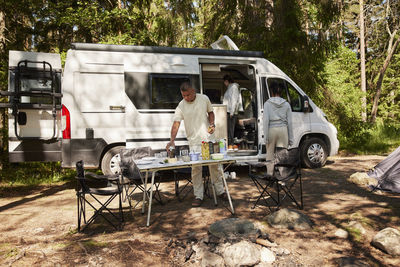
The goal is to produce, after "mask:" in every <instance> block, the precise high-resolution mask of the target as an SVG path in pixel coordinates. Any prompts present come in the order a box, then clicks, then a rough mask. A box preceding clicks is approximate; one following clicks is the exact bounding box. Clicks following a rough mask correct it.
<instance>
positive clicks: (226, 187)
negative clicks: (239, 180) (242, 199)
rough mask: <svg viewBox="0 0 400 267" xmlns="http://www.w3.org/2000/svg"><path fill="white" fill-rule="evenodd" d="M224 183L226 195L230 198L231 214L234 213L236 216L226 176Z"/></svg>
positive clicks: (223, 179)
mask: <svg viewBox="0 0 400 267" xmlns="http://www.w3.org/2000/svg"><path fill="white" fill-rule="evenodd" d="M222 181H223V182H224V186H225V191H226V195H227V196H228V201H229V205H230V206H231V212H232V214H235V210H234V209H233V204H232V199H231V194H229V189H228V185H227V183H226V180H225V177H224V176H222Z"/></svg>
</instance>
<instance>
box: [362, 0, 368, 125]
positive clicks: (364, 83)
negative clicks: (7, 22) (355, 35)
mask: <svg viewBox="0 0 400 267" xmlns="http://www.w3.org/2000/svg"><path fill="white" fill-rule="evenodd" d="M364 25H365V24H364V2H363V0H360V60H361V62H360V63H361V64H360V65H361V92H362V93H363V94H362V98H361V119H362V121H364V122H366V121H367V80H366V74H365V33H364V32H365V30H364Z"/></svg>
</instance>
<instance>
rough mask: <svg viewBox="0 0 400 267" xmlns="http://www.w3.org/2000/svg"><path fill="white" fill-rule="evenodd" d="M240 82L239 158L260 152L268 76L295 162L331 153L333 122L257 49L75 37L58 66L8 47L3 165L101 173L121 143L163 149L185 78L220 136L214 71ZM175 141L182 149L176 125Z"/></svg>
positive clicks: (221, 115)
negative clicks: (297, 152) (207, 105)
mask: <svg viewBox="0 0 400 267" xmlns="http://www.w3.org/2000/svg"><path fill="white" fill-rule="evenodd" d="M225 74H230V75H231V76H232V77H233V79H234V80H235V82H237V83H239V84H240V88H241V96H242V103H243V112H241V113H240V114H239V117H238V123H237V126H236V129H235V143H236V144H237V145H238V147H239V150H238V151H232V152H229V153H230V156H233V157H235V158H236V159H237V162H238V163H244V162H248V161H257V160H259V159H263V158H265V142H264V133H263V126H262V121H263V120H262V117H263V104H264V102H265V101H266V100H267V99H268V98H269V96H270V92H269V90H268V87H269V84H270V83H271V81H276V82H278V83H280V84H282V86H284V88H286V92H285V93H284V96H283V97H285V98H286V99H287V100H288V101H289V103H290V105H291V106H292V111H293V129H294V145H295V146H299V147H300V148H301V156H302V161H303V163H304V164H305V165H306V166H308V167H320V166H323V165H324V164H325V162H326V158H327V157H328V156H329V155H331V156H332V155H335V154H336V153H337V151H338V147H339V142H338V140H337V131H336V128H335V127H334V126H333V125H332V124H331V123H329V122H328V121H327V119H326V117H325V115H324V113H323V112H322V111H321V110H320V109H319V108H318V107H317V106H316V105H315V104H314V103H313V101H312V100H311V99H309V98H308V97H307V95H306V94H305V93H304V92H303V91H302V90H301V89H300V88H299V87H298V86H297V85H296V83H295V82H294V81H292V80H291V79H290V78H289V77H288V76H287V75H286V74H285V73H283V72H282V71H281V70H280V69H279V68H278V67H276V66H275V65H274V64H272V63H271V62H269V61H268V60H266V59H264V58H263V55H262V53H261V52H252V51H236V50H221V49H192V48H171V47H145V46H128V45H106V44H84V43H74V44H72V46H71V49H70V50H68V53H67V57H66V61H65V67H64V69H63V71H62V67H61V60H60V56H59V55H58V54H49V53H33V52H21V51H10V53H9V88H8V92H5V91H3V92H1V93H2V95H7V96H9V103H7V104H2V105H3V107H8V108H9V158H10V162H24V161H61V162H62V166H63V167H74V165H75V163H76V162H77V161H78V160H81V159H82V160H84V162H85V165H86V166H88V167H93V168H96V167H100V168H101V169H102V171H103V172H104V173H106V174H108V173H113V172H115V171H117V169H118V164H117V160H118V159H117V156H116V155H117V153H118V152H119V151H120V149H121V148H122V147H125V146H127V147H142V146H151V147H152V148H153V149H154V150H160V151H161V150H163V149H165V145H166V143H167V142H168V141H169V137H170V130H171V125H172V117H173V114H174V109H175V107H176V106H177V104H178V102H179V101H180V100H181V94H180V91H179V86H180V84H181V83H182V81H184V80H186V79H189V80H190V81H191V82H192V84H193V85H194V86H195V87H196V89H197V90H198V92H200V93H202V94H205V95H207V96H208V97H209V98H210V100H211V102H212V104H213V106H214V109H215V112H216V124H217V136H216V138H224V137H225V138H226V135H227V133H226V124H227V122H226V107H225V106H223V105H222V97H223V94H224V91H225V90H226V89H225V87H224V85H223V80H222V77H223V76H224V75H225ZM176 145H177V146H184V145H187V140H186V138H185V133H184V127H180V131H179V133H178V135H177V138H176Z"/></svg>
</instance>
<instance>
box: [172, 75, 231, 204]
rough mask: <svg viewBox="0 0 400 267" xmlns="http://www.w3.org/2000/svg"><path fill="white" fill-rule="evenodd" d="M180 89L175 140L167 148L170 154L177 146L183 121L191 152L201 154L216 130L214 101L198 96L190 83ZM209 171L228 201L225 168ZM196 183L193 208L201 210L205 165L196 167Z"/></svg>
mask: <svg viewBox="0 0 400 267" xmlns="http://www.w3.org/2000/svg"><path fill="white" fill-rule="evenodd" d="M180 90H181V94H182V98H183V99H182V101H181V102H179V104H178V107H177V108H176V109H175V115H174V122H173V124H172V128H171V139H170V142H169V143H168V144H167V147H166V148H167V151H168V150H169V147H171V146H173V147H175V138H176V135H177V133H178V130H179V126H180V124H181V121H182V120H184V121H185V131H186V136H187V139H188V142H189V148H190V151H195V152H200V151H201V142H202V141H208V136H209V134H212V133H214V131H215V124H214V122H215V115H214V112H213V109H212V107H211V102H210V100H209V99H208V97H207V96H206V95H202V94H196V90H195V89H194V88H193V87H192V85H191V84H190V82H188V81H187V82H184V83H182V85H181V87H180ZM209 170H210V176H211V180H212V182H213V183H214V186H215V191H216V193H217V195H218V196H219V197H221V198H226V193H225V191H224V186H223V182H222V175H223V172H222V168H220V167H219V166H216V165H213V166H209ZM192 182H193V191H194V196H195V200H194V201H193V203H192V206H194V207H199V206H201V204H202V202H203V196H204V187H203V178H202V167H201V166H195V167H192Z"/></svg>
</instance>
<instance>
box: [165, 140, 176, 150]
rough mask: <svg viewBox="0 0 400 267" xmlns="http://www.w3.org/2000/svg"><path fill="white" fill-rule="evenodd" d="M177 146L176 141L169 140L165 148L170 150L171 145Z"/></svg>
mask: <svg viewBox="0 0 400 267" xmlns="http://www.w3.org/2000/svg"><path fill="white" fill-rule="evenodd" d="M171 146H172V147H175V141H169V142H168V144H167V146H166V147H165V149H166V150H167V151H169V148H170V147H171Z"/></svg>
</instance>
